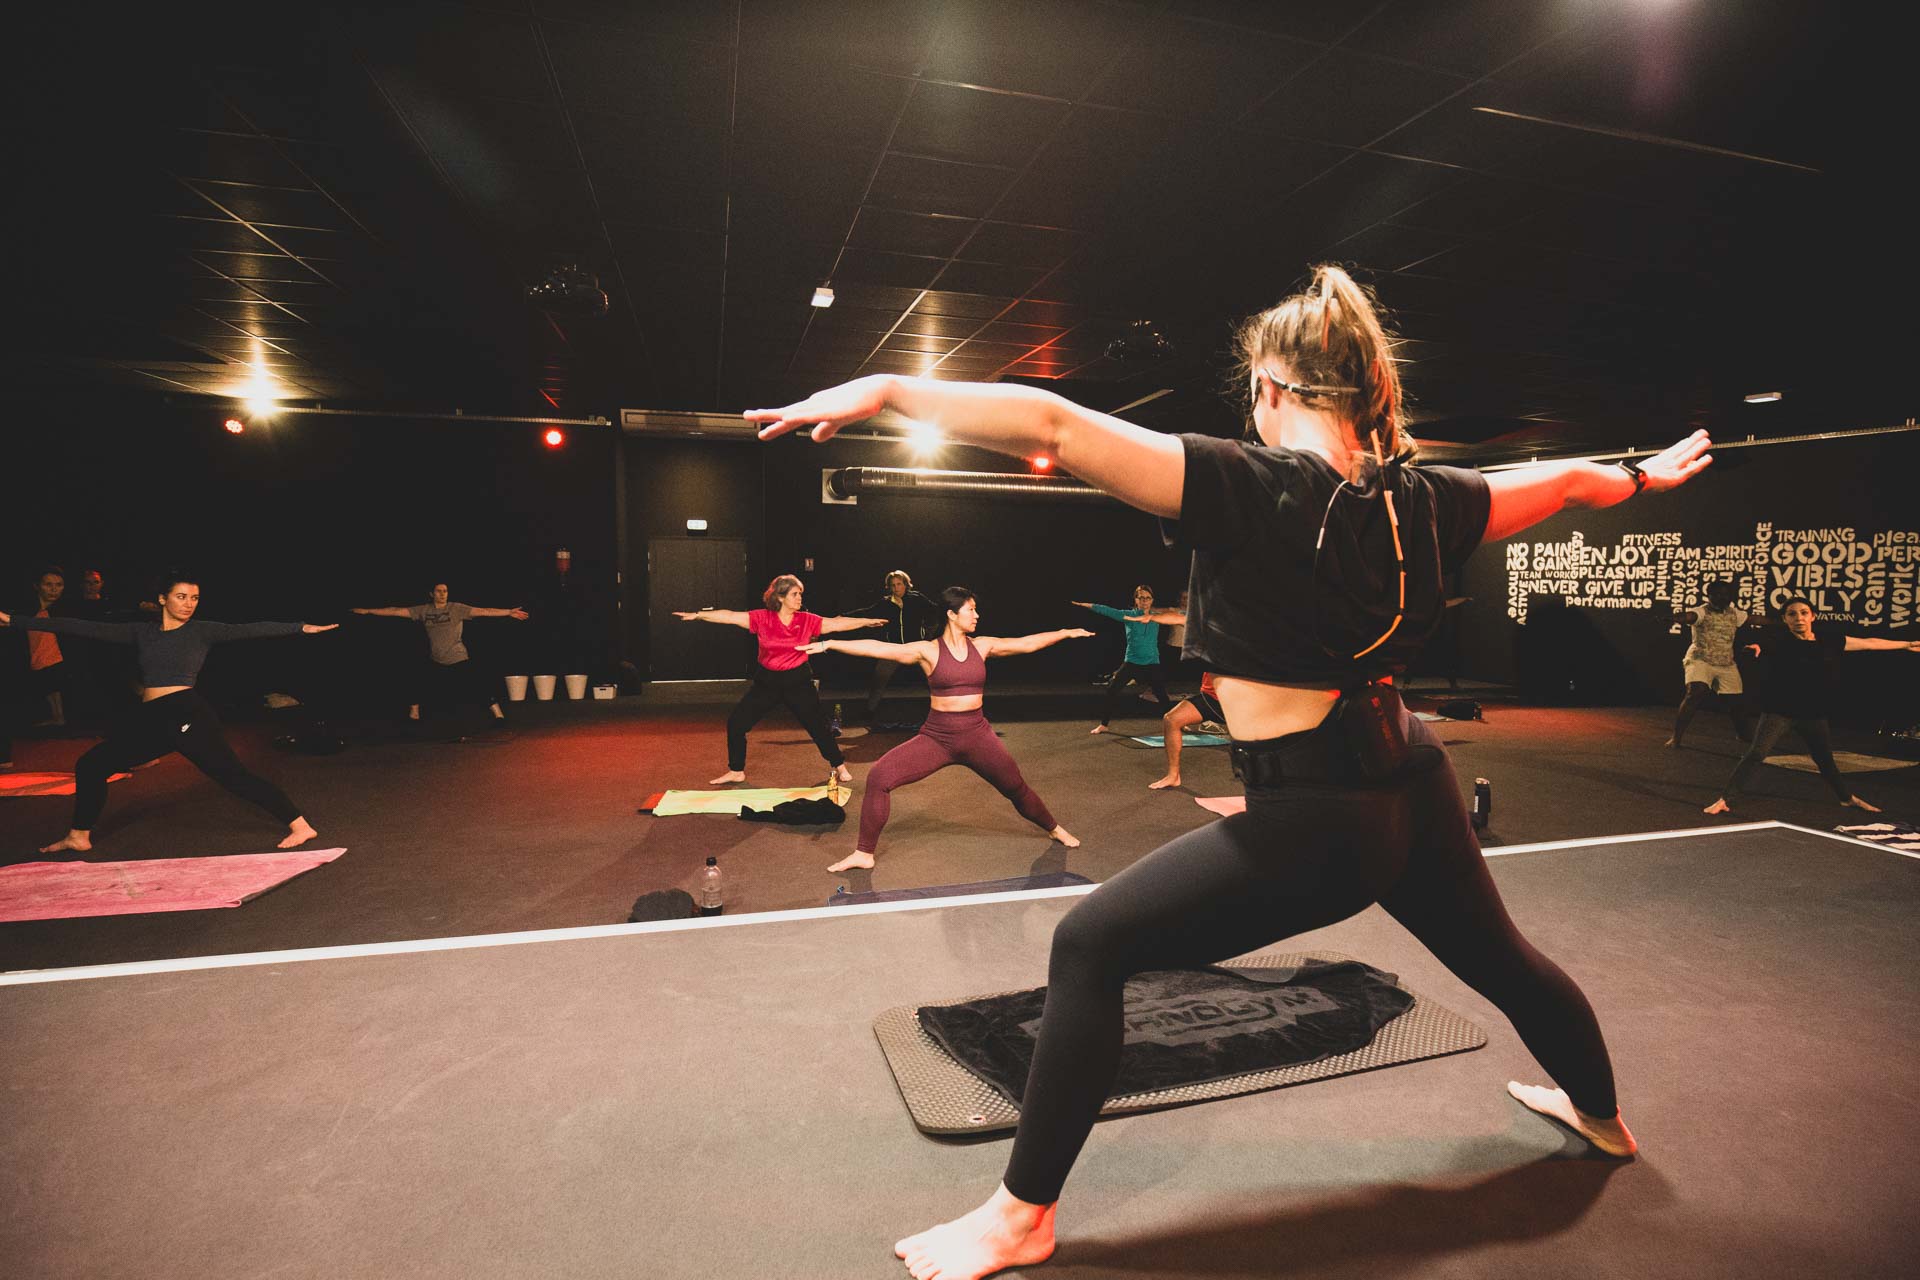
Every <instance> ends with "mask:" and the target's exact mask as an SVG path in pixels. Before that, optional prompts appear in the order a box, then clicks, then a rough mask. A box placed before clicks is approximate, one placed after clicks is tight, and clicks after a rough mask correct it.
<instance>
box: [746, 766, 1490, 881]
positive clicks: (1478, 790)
mask: <svg viewBox="0 0 1920 1280" xmlns="http://www.w3.org/2000/svg"><path fill="white" fill-rule="evenodd" d="M1492 817H1493V784H1492V783H1491V782H1488V781H1487V780H1486V779H1485V778H1475V779H1474V780H1473V829H1474V830H1475V831H1485V830H1486V829H1487V822H1488V821H1489V820H1490V819H1491V818H1492ZM708 861H712V859H708Z"/></svg>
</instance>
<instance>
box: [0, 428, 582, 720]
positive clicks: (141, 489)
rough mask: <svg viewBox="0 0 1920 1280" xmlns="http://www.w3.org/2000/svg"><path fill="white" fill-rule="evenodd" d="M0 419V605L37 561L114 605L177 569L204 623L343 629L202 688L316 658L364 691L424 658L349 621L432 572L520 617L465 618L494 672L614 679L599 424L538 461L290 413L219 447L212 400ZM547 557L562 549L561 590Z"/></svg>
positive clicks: (478, 445) (513, 431) (498, 440)
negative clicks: (359, 609)
mask: <svg viewBox="0 0 1920 1280" xmlns="http://www.w3.org/2000/svg"><path fill="white" fill-rule="evenodd" d="M8 411H9V416H10V419H11V421H10V423H9V431H8V441H7V445H6V458H7V466H6V474H7V485H6V493H5V502H4V515H3V516H0V576H3V581H4V588H5V589H4V592H0V595H4V598H5V599H7V600H8V601H9V605H11V604H13V603H17V602H19V601H20V600H22V599H24V598H25V597H26V595H27V594H28V591H29V586H30V579H31V576H32V574H33V573H34V571H35V570H36V569H37V568H38V567H39V565H40V564H42V563H43V562H48V561H52V562H56V563H59V564H61V565H62V566H64V568H65V569H66V570H67V572H68V577H69V592H70V593H71V594H74V595H77V594H78V581H77V579H78V575H79V573H80V571H81V569H82V568H83V567H86V566H88V565H92V566H94V567H98V568H100V569H102V570H103V571H104V572H105V574H106V576H107V582H108V593H109V596H110V597H111V598H114V599H115V600H116V602H118V603H120V604H122V605H125V606H127V607H131V606H132V604H134V603H135V602H136V601H137V600H138V599H141V598H145V597H146V596H148V595H149V593H150V592H151V590H152V585H151V579H152V578H153V577H154V576H155V575H157V574H159V573H160V572H162V571H163V570H165V569H166V568H168V567H169V566H173V565H182V566H187V567H190V568H191V570H192V571H193V572H194V573H195V574H196V575H197V576H199V578H200V580H201V583H200V585H201V589H202V596H203V602H202V605H201V608H202V610H203V612H204V615H205V616H207V617H210V618H216V619H226V620H247V619H255V618H274V619H285V620H298V621H313V622H333V621H340V620H343V619H347V620H348V625H347V626H345V627H343V628H342V630H341V632H340V633H332V634H330V635H328V636H325V637H313V638H308V639H306V640H302V641H298V642H291V641H290V642H286V643H285V645H282V642H277V641H276V642H262V644H261V645H260V646H258V647H248V651H247V652H245V653H242V652H239V651H238V650H236V651H235V652H232V653H224V652H223V653H221V654H219V655H217V657H216V660H215V663H214V664H210V666H209V675H210V677H212V676H214V675H216V674H219V672H221V671H224V672H226V673H227V674H228V676H229V677H230V681H229V682H230V683H234V684H236V685H250V686H251V685H257V684H260V683H262V682H268V683H271V682H272V681H273V679H274V677H273V676H272V675H271V673H269V672H266V671H257V672H253V673H252V674H251V675H249V676H245V677H241V676H239V675H238V674H237V673H240V672H242V671H243V670H244V669H245V668H248V667H249V666H257V665H262V664H264V665H266V666H272V665H274V664H278V663H282V662H286V661H294V660H297V661H300V662H302V663H311V662H314V661H317V659H316V655H323V654H324V655H326V658H325V661H322V662H319V663H318V665H319V666H321V667H323V668H328V667H330V668H336V669H346V670H351V671H353V672H354V673H355V674H356V679H358V680H360V682H361V684H362V685H363V686H364V683H365V681H368V680H370V681H371V682H372V683H373V685H375V686H378V684H379V683H380V681H381V680H382V678H383V677H384V674H385V672H386V671H387V670H388V669H389V668H391V667H392V666H393V665H394V664H396V663H400V662H404V661H407V660H411V659H412V658H414V657H417V656H418V655H419V654H421V653H423V652H424V642H423V640H422V638H421V634H420V629H419V628H418V627H417V626H415V625H413V624H410V623H405V622H400V621H397V620H393V619H366V618H352V617H351V615H349V614H347V612H346V611H347V610H348V609H350V608H352V607H354V606H357V605H358V606H378V605H401V604H411V603H414V602H416V601H419V600H422V599H424V598H425V596H426V592H427V589H428V588H429V586H430V585H431V584H432V583H433V582H434V581H439V580H443V581H447V582H448V583H449V584H450V586H451V588H452V592H453V596H454V598H455V599H457V600H463V601H465V602H467V603H469V604H479V605H486V606H493V607H500V606H509V605H516V604H523V605H525V606H526V607H527V608H528V609H529V610H531V611H533V613H534V619H533V620H532V621H530V622H526V623H514V622H509V621H481V622H475V623H470V624H469V626H468V638H469V648H470V649H472V650H473V652H474V655H475V657H476V658H482V659H484V660H485V661H486V662H487V663H488V665H489V666H491V667H494V668H497V669H499V670H501V671H508V670H516V671H531V670H536V669H537V670H548V671H554V672H556V673H564V671H565V670H569V669H571V670H582V669H586V670H589V671H590V673H591V674H593V675H595V676H596V677H600V676H604V675H606V674H608V673H610V672H611V671H612V669H613V666H614V661H615V655H614V652H613V644H612V634H613V617H614V613H613V610H614V603H615V596H614V572H615V563H616V560H615V539H614V524H615V521H614V504H613V465H612V464H613V457H614V443H615V442H614V440H613V436H612V432H611V431H608V430H605V429H599V430H595V429H590V428H569V429H568V439H567V442H566V444H565V446H564V447H562V448H560V449H548V448H547V447H545V446H544V445H543V444H542V443H541V441H540V438H539V432H540V428H538V427H535V426H532V425H504V424H487V423H459V422H436V421H421V420H406V419H381V418H359V417H325V416H312V415H289V416H286V417H284V418H281V419H279V420H278V421H276V422H274V423H273V424H271V425H268V426H256V427H250V428H249V429H248V430H247V432H246V433H245V434H244V435H240V436H233V435H229V434H228V433H227V432H225V431H224V430H223V429H222V427H221V425H220V424H221V420H222V419H223V418H224V416H225V414H224V412H222V411H221V410H220V409H218V408H206V407H204V406H192V407H189V406H181V405H166V404H159V403H156V402H154V401H153V400H151V399H135V398H126V399H119V398H114V397H106V396H103V397H99V398H97V399H91V400H85V401H77V402H76V401H72V400H69V401H63V402H60V403H58V404H48V403H44V402H39V401H32V400H23V401H17V402H15V403H13V404H12V405H10V406H9V408H8ZM561 546H565V547H567V548H568V549H569V551H571V553H572V557H573V559H572V570H571V572H570V573H569V575H568V578H567V581H566V582H565V584H564V585H563V584H562V582H561V580H560V578H559V575H558V574H556V572H555V570H554V551H555V549H556V548H558V547H561ZM301 646H304V647H301ZM296 648H297V649H298V651H299V653H300V654H301V656H300V657H299V658H298V659H289V658H288V657H287V655H288V653H291V652H293V651H294V650H295V649H296ZM363 672H364V673H365V674H364V676H362V674H361V673H363ZM316 678H317V677H316Z"/></svg>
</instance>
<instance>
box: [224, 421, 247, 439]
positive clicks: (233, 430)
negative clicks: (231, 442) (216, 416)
mask: <svg viewBox="0 0 1920 1280" xmlns="http://www.w3.org/2000/svg"><path fill="white" fill-rule="evenodd" d="M220 425H221V426H223V427H225V428H226V429H227V434H228V435H231V436H237V435H239V434H240V433H241V432H242V431H245V430H246V429H247V424H246V423H244V422H242V421H240V419H238V418H228V419H227V420H226V421H225V422H223V423H221V424H220Z"/></svg>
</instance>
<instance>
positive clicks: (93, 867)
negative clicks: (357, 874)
mask: <svg viewBox="0 0 1920 1280" xmlns="http://www.w3.org/2000/svg"><path fill="white" fill-rule="evenodd" d="M345 852H346V850H345V849H288V850H286V851H285V852H284V853H283V852H278V851H276V852H274V853H240V854H233V855H231V856H228V857H220V858H152V859H148V860H147V861H145V862H23V863H21V864H20V865H19V866H14V867H0V920H64V919H67V918H69V917H72V916H128V915H137V914H139V913H141V912H145V911H204V910H206V909H208V908H211V907H237V906H239V905H240V904H241V903H243V902H246V901H248V900H249V899H252V898H257V897H259V896H260V895H261V894H263V893H265V892H266V891H267V890H269V889H271V888H273V887H274V886H275V885H277V884H282V883H284V882H285V881H288V880H291V879H293V878H294V877H295V876H297V875H299V874H300V873H301V872H303V871H311V870H313V869H314V868H315V867H318V866H321V865H323V864H325V863H328V862H332V861H333V860H334V859H335V858H337V857H339V856H340V855H341V854H343V853H345Z"/></svg>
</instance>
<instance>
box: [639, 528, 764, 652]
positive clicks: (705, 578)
mask: <svg viewBox="0 0 1920 1280" xmlns="http://www.w3.org/2000/svg"><path fill="white" fill-rule="evenodd" d="M750 590H751V588H750V587H749V586H748V585H747V544H746V540H745V539H742V538H651V539H649V540H648V541H647V636H648V641H649V643H648V651H649V661H648V667H649V670H648V672H647V678H648V679H649V680H738V679H741V678H743V677H744V676H745V675H746V673H747V666H748V664H749V663H750V662H751V661H752V648H753V637H752V636H750V635H748V634H747V633H746V632H744V631H742V630H740V629H739V628H738V627H723V626H720V625H718V624H716V623H712V622H683V621H681V620H680V619H679V618H676V617H674V616H673V615H674V611H675V610H693V609H748V608H752V607H753V606H755V605H757V604H758V603H759V602H758V601H757V600H754V599H753V598H752V597H751V596H750V595H749V594H748V593H749V591H750Z"/></svg>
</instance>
